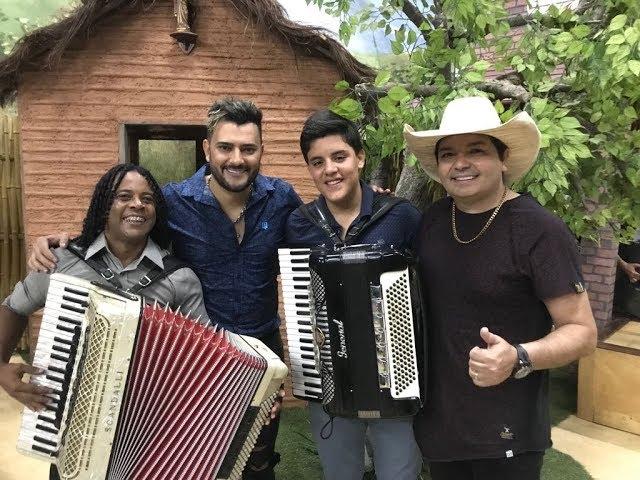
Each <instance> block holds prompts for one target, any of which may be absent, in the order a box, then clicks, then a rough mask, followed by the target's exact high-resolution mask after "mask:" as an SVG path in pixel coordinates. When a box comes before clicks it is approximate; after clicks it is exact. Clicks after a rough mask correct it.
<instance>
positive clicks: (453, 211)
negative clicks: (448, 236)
mask: <svg viewBox="0 0 640 480" xmlns="http://www.w3.org/2000/svg"><path fill="white" fill-rule="evenodd" d="M506 198H507V188H506V187H505V189H504V193H503V194H502V199H501V200H500V203H499V204H498V206H497V207H496V209H495V210H494V211H493V213H492V214H491V216H490V217H489V220H487V223H485V224H484V227H482V230H480V232H479V233H478V234H477V235H476V236H475V237H473V238H472V239H471V240H460V237H459V236H458V229H457V228H456V202H451V230H452V231H453V238H455V239H456V241H457V242H458V243H464V244H467V243H471V242H475V241H476V240H477V239H479V238H480V237H481V236H482V234H483V233H484V232H486V231H487V229H488V228H489V226H490V225H491V223H492V222H493V219H494V218H496V215H498V212H499V211H500V207H502V204H503V203H504V201H505V199H506Z"/></svg>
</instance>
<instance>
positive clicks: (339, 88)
mask: <svg viewBox="0 0 640 480" xmlns="http://www.w3.org/2000/svg"><path fill="white" fill-rule="evenodd" d="M333 88H335V89H336V90H337V91H339V92H344V91H345V90H347V89H348V88H349V82H347V81H346V80H340V81H339V82H338V83H336V84H335V86H334V87H333Z"/></svg>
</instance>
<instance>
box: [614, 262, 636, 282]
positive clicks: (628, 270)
mask: <svg viewBox="0 0 640 480" xmlns="http://www.w3.org/2000/svg"><path fill="white" fill-rule="evenodd" d="M616 264H617V266H618V268H619V269H620V270H622V271H623V272H624V273H625V275H626V276H627V277H629V281H630V282H631V283H636V282H637V281H638V280H640V263H629V262H625V261H624V260H623V259H622V258H620V256H618V257H616Z"/></svg>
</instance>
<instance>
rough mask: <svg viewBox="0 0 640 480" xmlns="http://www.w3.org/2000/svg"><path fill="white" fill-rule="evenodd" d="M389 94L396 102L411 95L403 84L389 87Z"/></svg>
mask: <svg viewBox="0 0 640 480" xmlns="http://www.w3.org/2000/svg"><path fill="white" fill-rule="evenodd" d="M387 95H388V97H389V98H390V99H391V100H393V101H394V102H399V101H401V100H402V99H404V98H405V97H407V96H409V92H408V91H407V89H406V88H404V87H403V86H401V85H395V86H393V87H391V88H390V89H389V92H388V93H387Z"/></svg>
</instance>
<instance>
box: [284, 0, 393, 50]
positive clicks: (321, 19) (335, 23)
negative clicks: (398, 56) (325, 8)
mask: <svg viewBox="0 0 640 480" xmlns="http://www.w3.org/2000/svg"><path fill="white" fill-rule="evenodd" d="M278 1H279V2H280V4H281V5H282V6H283V7H284V8H285V10H286V11H287V13H288V14H289V18H290V19H291V20H294V21H296V22H298V23H303V24H306V25H315V26H319V27H324V28H326V29H327V30H329V31H331V32H333V33H335V36H336V38H338V33H337V32H338V28H339V26H340V20H339V19H338V18H336V17H332V16H331V15H328V14H326V13H324V12H322V11H321V10H320V9H319V8H318V7H316V6H315V5H307V3H306V1H305V0H278ZM354 3H355V4H357V3H364V0H360V2H358V1H357V0H356V1H355V2H354ZM376 46H377V48H378V49H379V50H381V51H389V48H388V42H387V41H385V39H384V35H382V34H377V35H375V36H374V34H373V33H371V32H367V33H362V34H358V35H356V36H355V37H354V38H352V39H351V41H350V42H349V45H348V46H347V47H348V48H349V50H351V51H352V52H356V53H374V52H375V51H376Z"/></svg>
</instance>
